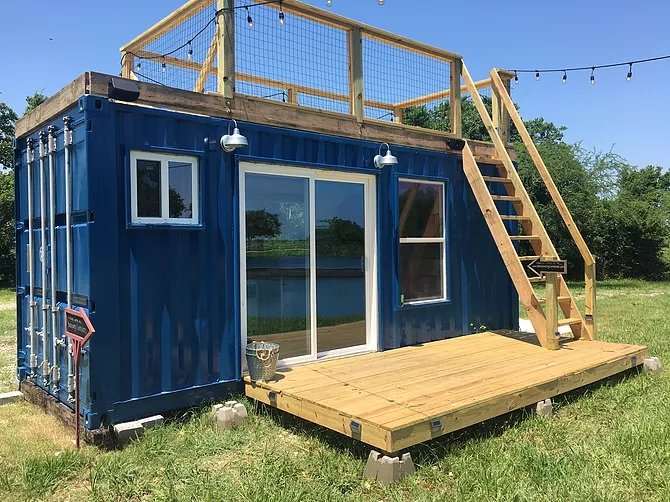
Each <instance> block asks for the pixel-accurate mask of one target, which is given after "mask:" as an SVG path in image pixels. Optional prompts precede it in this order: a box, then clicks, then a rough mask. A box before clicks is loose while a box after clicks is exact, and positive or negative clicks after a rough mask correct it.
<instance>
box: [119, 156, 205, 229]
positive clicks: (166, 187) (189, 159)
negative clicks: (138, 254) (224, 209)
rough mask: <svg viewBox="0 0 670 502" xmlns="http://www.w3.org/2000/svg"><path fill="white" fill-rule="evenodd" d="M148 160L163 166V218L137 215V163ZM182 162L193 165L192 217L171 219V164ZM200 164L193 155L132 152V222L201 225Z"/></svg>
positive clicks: (161, 188)
mask: <svg viewBox="0 0 670 502" xmlns="http://www.w3.org/2000/svg"><path fill="white" fill-rule="evenodd" d="M138 160H148V161H153V162H160V166H161V187H160V190H161V213H162V216H161V217H147V216H138V214H137V161H138ZM170 162H182V163H189V164H191V205H192V207H191V217H190V218H170V216H169V215H170V206H169V204H170V180H169V167H168V166H169V163H170ZM198 172H199V162H198V158H197V157H194V156H191V155H180V154H172V153H156V152H146V151H143V150H131V152H130V222H131V224H144V225H147V224H149V225H152V224H153V225H156V224H158V225H161V224H163V225H165V224H169V225H198V224H199V223H200V195H199V194H200V186H199V185H198V179H199V177H198Z"/></svg>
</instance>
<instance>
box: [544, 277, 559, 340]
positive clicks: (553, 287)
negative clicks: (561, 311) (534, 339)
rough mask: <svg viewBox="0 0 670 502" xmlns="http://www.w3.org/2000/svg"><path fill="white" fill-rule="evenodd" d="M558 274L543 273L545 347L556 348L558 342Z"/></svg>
mask: <svg viewBox="0 0 670 502" xmlns="http://www.w3.org/2000/svg"><path fill="white" fill-rule="evenodd" d="M558 290H559V287H558V274H556V273H553V272H552V273H547V274H545V298H546V303H545V307H544V309H545V310H544V315H545V317H546V319H547V322H546V324H545V327H546V333H545V336H546V338H545V339H546V341H547V348H548V349H552V350H557V349H558V348H559V344H558Z"/></svg>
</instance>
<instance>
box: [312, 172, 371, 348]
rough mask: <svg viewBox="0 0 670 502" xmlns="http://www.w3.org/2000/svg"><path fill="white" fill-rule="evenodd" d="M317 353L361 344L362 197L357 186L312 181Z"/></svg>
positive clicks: (363, 324)
mask: <svg viewBox="0 0 670 502" xmlns="http://www.w3.org/2000/svg"><path fill="white" fill-rule="evenodd" d="M315 225H316V232H315V233H316V322H317V336H316V346H317V352H319V353H323V352H329V351H332V350H337V349H343V348H346V347H356V346H359V345H365V341H366V322H365V316H366V306H367V305H366V299H365V194H364V185H363V184H361V183H347V182H342V181H321V180H316V184H315Z"/></svg>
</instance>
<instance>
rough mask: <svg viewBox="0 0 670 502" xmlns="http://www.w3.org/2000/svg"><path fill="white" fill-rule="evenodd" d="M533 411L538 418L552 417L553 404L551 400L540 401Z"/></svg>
mask: <svg viewBox="0 0 670 502" xmlns="http://www.w3.org/2000/svg"><path fill="white" fill-rule="evenodd" d="M535 411H536V412H537V415H538V416H539V417H544V418H548V417H551V416H553V414H554V406H553V403H552V402H551V399H545V400H544V401H540V402H539V403H537V405H536V406H535Z"/></svg>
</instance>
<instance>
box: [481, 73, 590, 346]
mask: <svg viewBox="0 0 670 502" xmlns="http://www.w3.org/2000/svg"><path fill="white" fill-rule="evenodd" d="M501 73H503V72H502V71H501V70H496V69H495V68H494V69H492V70H491V83H492V85H493V91H494V94H495V95H496V96H497V98H498V99H499V100H500V103H501V107H503V108H504V109H505V110H506V111H507V114H508V115H509V117H510V118H511V120H512V122H513V123H514V125H515V127H516V129H517V131H518V132H519V135H520V136H521V140H522V141H523V144H524V145H525V146H526V149H527V150H528V153H529V155H530V157H531V159H532V160H533V163H534V164H535V168H536V169H537V171H538V173H539V174H540V177H541V178H542V181H543V182H544V184H545V186H546V187H547V190H548V192H549V195H550V196H551V199H552V200H553V202H554V204H555V205H556V208H557V209H558V213H559V214H560V215H561V218H562V219H563V223H565V226H566V227H567V229H568V232H570V236H571V237H572V239H573V241H574V242H575V245H576V246H577V249H579V252H580V254H581V255H582V259H583V260H584V281H585V302H584V303H585V305H584V312H585V316H584V321H585V325H586V329H587V331H588V332H589V335H590V337H591V339H595V337H596V322H595V310H596V260H595V258H594V257H593V254H592V253H591V251H590V250H589V247H588V245H587V244H586V241H585V240H584V237H583V236H582V234H581V232H580V231H579V228H577V225H576V224H575V221H574V219H573V218H572V214H571V213H570V210H569V209H568V206H567V205H566V204H565V201H564V200H563V197H562V196H561V193H560V192H559V190H558V188H557V187H556V183H554V180H553V178H552V177H551V174H550V173H549V170H548V169H547V166H546V165H545V163H544V161H543V160H542V157H541V156H540V152H539V151H538V150H537V147H536V146H535V143H534V142H533V139H532V138H531V137H530V133H529V132H528V129H526V126H525V125H524V123H523V119H522V118H521V115H519V112H518V111H517V109H516V107H515V106H514V103H513V102H512V99H511V97H510V96H509V94H508V93H507V87H506V84H505V82H504V81H503V78H502V77H501V75H500V74H501ZM503 75H504V76H506V77H508V82H509V77H510V74H509V72H505V74H503Z"/></svg>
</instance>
